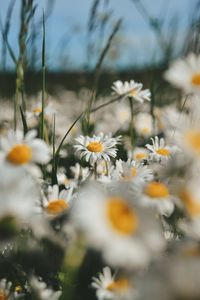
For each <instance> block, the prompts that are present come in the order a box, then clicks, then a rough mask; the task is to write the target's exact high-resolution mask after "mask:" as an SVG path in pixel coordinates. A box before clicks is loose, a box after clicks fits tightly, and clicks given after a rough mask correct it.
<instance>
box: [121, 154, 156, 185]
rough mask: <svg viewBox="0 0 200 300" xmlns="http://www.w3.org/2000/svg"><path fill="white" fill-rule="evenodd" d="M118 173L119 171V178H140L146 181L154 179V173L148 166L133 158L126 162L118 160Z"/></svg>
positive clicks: (127, 179)
mask: <svg viewBox="0 0 200 300" xmlns="http://www.w3.org/2000/svg"><path fill="white" fill-rule="evenodd" d="M116 173H118V179H121V180H125V181H132V180H139V181H142V182H146V181H151V180H152V179H153V173H152V171H151V170H150V169H149V168H148V167H147V166H144V165H143V164H141V163H138V162H136V161H134V160H131V159H128V160H127V161H126V162H125V161H122V160H117V161H116Z"/></svg>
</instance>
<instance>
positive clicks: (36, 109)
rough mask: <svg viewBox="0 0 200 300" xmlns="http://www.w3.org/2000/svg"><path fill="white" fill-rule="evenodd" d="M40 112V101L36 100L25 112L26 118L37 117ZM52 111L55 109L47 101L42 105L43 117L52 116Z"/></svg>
mask: <svg viewBox="0 0 200 300" xmlns="http://www.w3.org/2000/svg"><path fill="white" fill-rule="evenodd" d="M41 112H42V103H41V101H38V102H36V103H34V104H33V105H32V107H31V109H30V110H29V111H27V112H26V114H27V119H30V118H32V117H39V115H40V114H41ZM54 113H55V110H54V109H53V107H52V103H48V104H47V105H46V106H45V107H44V115H45V118H49V117H51V116H53V114H54Z"/></svg>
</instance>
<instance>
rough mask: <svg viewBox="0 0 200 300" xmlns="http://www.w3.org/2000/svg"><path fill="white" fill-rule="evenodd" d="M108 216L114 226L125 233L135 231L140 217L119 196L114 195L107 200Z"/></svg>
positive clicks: (119, 231)
mask: <svg viewBox="0 0 200 300" xmlns="http://www.w3.org/2000/svg"><path fill="white" fill-rule="evenodd" d="M106 209H107V216H108V219H109V221H110V223H111V225H112V227H113V228H114V229H115V230H116V231H118V233H120V234H123V235H130V234H133V233H135V231H136V230H137V228H138V223H139V220H138V217H137V215H136V213H135V211H134V210H133V209H131V208H130V207H129V206H128V205H127V203H126V202H125V201H124V200H123V199H121V198H118V197H112V198H110V199H108V202H107V207H106Z"/></svg>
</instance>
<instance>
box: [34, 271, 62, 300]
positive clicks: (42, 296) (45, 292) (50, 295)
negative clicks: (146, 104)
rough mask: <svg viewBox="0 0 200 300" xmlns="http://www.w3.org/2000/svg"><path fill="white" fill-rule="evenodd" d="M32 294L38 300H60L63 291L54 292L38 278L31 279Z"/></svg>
mask: <svg viewBox="0 0 200 300" xmlns="http://www.w3.org/2000/svg"><path fill="white" fill-rule="evenodd" d="M30 287H31V293H32V294H33V295H34V298H36V299H38V300H49V299H51V300H58V299H60V297H61V294H62V292H61V291H53V290H52V289H51V288H48V287H47V285H46V283H45V282H43V281H41V280H39V279H38V278H36V277H32V278H31V279H30Z"/></svg>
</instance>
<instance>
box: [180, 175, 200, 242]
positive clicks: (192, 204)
mask: <svg viewBox="0 0 200 300" xmlns="http://www.w3.org/2000/svg"><path fill="white" fill-rule="evenodd" d="M177 195H178V196H179V200H180V203H178V202H177V204H179V205H180V207H181V208H183V209H184V210H185V212H186V216H187V217H188V218H186V219H182V220H181V221H180V222H179V228H181V230H183V231H184V232H185V233H186V235H187V236H190V237H193V238H194V239H198V240H199V239H200V186H199V180H198V179H196V178H195V179H191V180H188V181H187V182H184V183H183V184H182V185H181V184H180V186H179V187H177Z"/></svg>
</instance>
